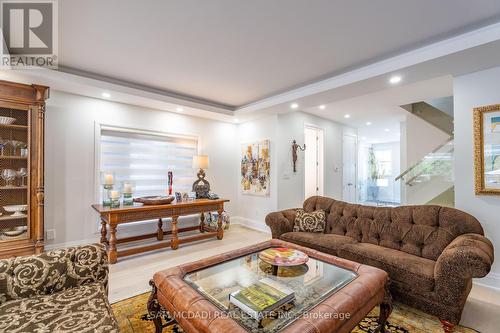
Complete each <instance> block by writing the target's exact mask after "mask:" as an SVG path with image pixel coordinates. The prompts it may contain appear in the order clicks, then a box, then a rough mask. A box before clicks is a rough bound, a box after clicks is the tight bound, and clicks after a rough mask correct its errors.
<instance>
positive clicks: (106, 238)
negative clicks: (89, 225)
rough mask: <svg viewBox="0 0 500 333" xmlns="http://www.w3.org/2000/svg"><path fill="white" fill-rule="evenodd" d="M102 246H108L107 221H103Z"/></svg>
mask: <svg viewBox="0 0 500 333" xmlns="http://www.w3.org/2000/svg"><path fill="white" fill-rule="evenodd" d="M101 244H108V236H107V230H106V221H104V220H101Z"/></svg>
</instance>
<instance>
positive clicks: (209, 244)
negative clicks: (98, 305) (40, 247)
mask: <svg viewBox="0 0 500 333" xmlns="http://www.w3.org/2000/svg"><path fill="white" fill-rule="evenodd" d="M188 234H189V233H185V234H183V235H188ZM270 238H271V234H267V233H263V232H259V231H255V230H252V229H248V228H244V227H241V226H239V225H232V226H231V228H230V229H229V230H226V231H225V232H224V238H223V239H222V240H217V239H216V238H215V237H214V239H207V240H204V241H200V242H195V243H189V244H181V245H179V249H177V250H175V251H172V250H170V249H164V250H158V251H152V252H148V253H142V254H138V255H135V256H130V257H124V258H118V262H117V263H116V264H114V265H110V278H109V300H110V302H111V303H114V302H116V301H119V300H122V299H125V298H129V297H132V296H135V295H139V294H141V293H144V292H146V291H149V290H150V287H149V280H150V279H151V278H152V277H153V274H154V273H155V272H158V271H161V270H163V269H167V268H170V267H174V266H177V265H180V264H183V263H187V262H191V261H196V260H199V259H203V258H207V257H210V256H213V255H217V254H220V253H225V252H229V251H233V250H236V249H239V248H242V247H245V246H250V245H253V244H257V243H260V242H264V241H266V240H268V239H270ZM141 244H144V242H142V243H141ZM127 245H128V246H133V245H134V243H130V245H129V244H127Z"/></svg>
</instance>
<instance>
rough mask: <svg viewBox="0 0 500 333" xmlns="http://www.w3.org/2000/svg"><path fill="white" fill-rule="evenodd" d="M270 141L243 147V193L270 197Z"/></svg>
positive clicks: (243, 145)
mask: <svg viewBox="0 0 500 333" xmlns="http://www.w3.org/2000/svg"><path fill="white" fill-rule="evenodd" d="M269 146H270V142H269V140H261V141H256V142H251V143H245V144H242V145H241V185H240V186H241V192H242V193H243V194H249V195H258V196H268V195H269V190H270V184H271V183H270V170H271V169H270V166H271V159H270V155H269V148H270V147H269Z"/></svg>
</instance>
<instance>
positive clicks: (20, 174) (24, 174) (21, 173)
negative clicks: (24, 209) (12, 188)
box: [16, 168, 28, 186]
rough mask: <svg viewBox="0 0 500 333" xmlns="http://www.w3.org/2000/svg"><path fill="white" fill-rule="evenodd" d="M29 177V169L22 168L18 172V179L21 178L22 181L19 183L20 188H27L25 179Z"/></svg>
mask: <svg viewBox="0 0 500 333" xmlns="http://www.w3.org/2000/svg"><path fill="white" fill-rule="evenodd" d="M27 176H28V169H27V168H20V169H19V170H17V171H16V178H19V179H20V180H21V181H20V182H19V186H26V185H27V184H26V183H25V179H26V178H27Z"/></svg>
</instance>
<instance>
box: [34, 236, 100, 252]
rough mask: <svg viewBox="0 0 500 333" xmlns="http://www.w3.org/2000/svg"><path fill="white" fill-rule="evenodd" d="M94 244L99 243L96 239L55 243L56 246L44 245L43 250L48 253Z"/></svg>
mask: <svg viewBox="0 0 500 333" xmlns="http://www.w3.org/2000/svg"><path fill="white" fill-rule="evenodd" d="M94 243H99V239H98V238H97V237H96V238H91V239H79V240H75V241H70V242H64V243H57V244H45V247H44V250H45V251H50V250H56V249H62V248H65V247H71V246H80V245H88V244H94Z"/></svg>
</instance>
